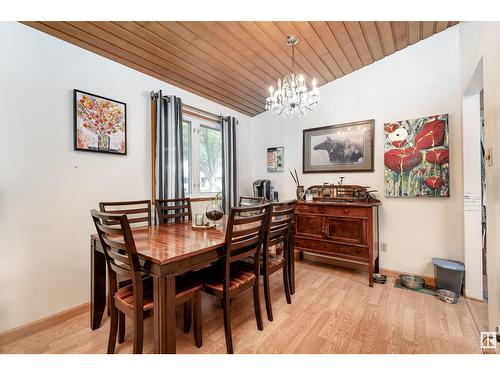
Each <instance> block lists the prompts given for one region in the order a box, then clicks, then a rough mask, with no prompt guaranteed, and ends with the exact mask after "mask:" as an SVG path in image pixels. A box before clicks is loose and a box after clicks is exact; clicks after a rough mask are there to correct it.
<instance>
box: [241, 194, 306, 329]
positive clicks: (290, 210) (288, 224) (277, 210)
mask: <svg viewBox="0 0 500 375" xmlns="http://www.w3.org/2000/svg"><path fill="white" fill-rule="evenodd" d="M296 205H297V201H296V200H293V201H286V202H282V203H273V204H272V213H271V218H270V220H269V222H268V225H267V231H266V236H265V240H264V246H263V249H262V263H261V268H260V273H261V275H262V277H263V280H264V299H265V302H266V311H267V318H268V319H269V321H272V320H273V308H272V302H271V301H272V298H271V284H270V276H271V275H272V274H273V273H275V272H277V271H279V270H283V289H284V291H285V296H286V301H287V303H288V304H290V303H292V297H291V293H290V275H289V270H290V268H289V262H290V258H291V256H290V252H289V251H284V252H283V253H282V254H276V253H273V252H272V251H271V250H272V248H273V247H277V246H278V245H282V246H283V247H284V248H285V249H289V246H290V235H291V231H292V221H293V216H294V213H295V207H296ZM248 262H249V263H252V264H253V258H252V259H249V260H248Z"/></svg>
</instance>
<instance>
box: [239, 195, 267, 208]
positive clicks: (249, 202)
mask: <svg viewBox="0 0 500 375" xmlns="http://www.w3.org/2000/svg"><path fill="white" fill-rule="evenodd" d="M264 199H265V198H264V197H244V196H241V197H240V200H239V204H238V206H239V207H249V206H257V205H259V204H263V203H264Z"/></svg>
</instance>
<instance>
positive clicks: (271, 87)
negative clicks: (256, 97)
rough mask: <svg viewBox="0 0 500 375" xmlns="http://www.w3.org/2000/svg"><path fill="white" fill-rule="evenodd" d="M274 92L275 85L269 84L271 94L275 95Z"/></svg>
mask: <svg viewBox="0 0 500 375" xmlns="http://www.w3.org/2000/svg"><path fill="white" fill-rule="evenodd" d="M273 92H274V87H273V86H269V93H270V94H271V96H272V95H273Z"/></svg>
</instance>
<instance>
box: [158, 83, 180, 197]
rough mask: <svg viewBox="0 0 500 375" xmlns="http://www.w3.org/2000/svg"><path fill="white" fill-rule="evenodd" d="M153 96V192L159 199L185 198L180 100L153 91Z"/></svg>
mask: <svg viewBox="0 0 500 375" xmlns="http://www.w3.org/2000/svg"><path fill="white" fill-rule="evenodd" d="M152 98H153V100H156V116H157V121H156V173H157V176H156V184H157V188H156V192H157V197H156V198H158V199H173V198H184V170H183V163H182V160H183V155H182V101H181V99H180V98H178V97H176V96H173V95H172V96H165V97H164V96H163V95H162V92H161V90H160V91H158V92H156V93H152Z"/></svg>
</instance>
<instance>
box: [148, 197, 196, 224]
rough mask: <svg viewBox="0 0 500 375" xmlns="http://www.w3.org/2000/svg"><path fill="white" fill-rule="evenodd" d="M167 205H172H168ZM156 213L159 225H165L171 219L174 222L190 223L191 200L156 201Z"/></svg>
mask: <svg viewBox="0 0 500 375" xmlns="http://www.w3.org/2000/svg"><path fill="white" fill-rule="evenodd" d="M169 203H174V204H173V205H170V204H169ZM155 206H156V213H157V215H158V220H159V222H160V223H163V224H167V223H169V222H171V221H173V220H172V219H175V221H190V220H191V219H192V215H191V199H190V198H180V199H157V200H156V201H155Z"/></svg>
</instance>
